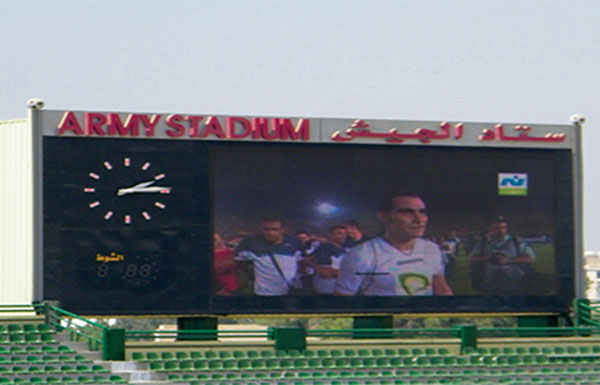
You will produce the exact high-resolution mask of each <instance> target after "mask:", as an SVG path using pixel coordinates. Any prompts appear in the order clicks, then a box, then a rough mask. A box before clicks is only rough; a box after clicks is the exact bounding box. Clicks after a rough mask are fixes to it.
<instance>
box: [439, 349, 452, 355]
mask: <svg viewBox="0 0 600 385" xmlns="http://www.w3.org/2000/svg"><path fill="white" fill-rule="evenodd" d="M437 354H438V355H439V356H447V355H449V354H450V350H448V348H438V350H437Z"/></svg>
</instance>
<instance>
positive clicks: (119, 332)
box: [0, 299, 600, 360]
mask: <svg viewBox="0 0 600 385" xmlns="http://www.w3.org/2000/svg"><path fill="white" fill-rule="evenodd" d="M573 311H574V319H575V324H576V326H574V327H513V328H477V327H476V326H475V325H455V326H454V327H450V328H431V329H401V328H398V329H394V328H354V329H303V328H300V327H271V328H268V329H266V330H218V329H217V328H206V329H201V328H199V327H196V329H199V330H186V329H183V330H181V329H180V330H131V331H125V330H124V329H120V328H110V327H108V326H105V325H103V324H101V323H98V322H94V321H92V320H89V319H86V318H84V317H82V316H79V315H77V314H74V313H71V312H69V311H67V310H64V309H61V308H59V307H58V306H55V304H53V303H40V304H33V305H0V315H2V314H8V313H12V314H19V315H20V314H21V313H28V314H29V313H30V314H32V315H36V316H40V315H44V316H45V320H46V323H47V324H49V325H51V326H52V327H53V328H54V329H55V330H57V331H67V332H69V333H70V334H71V338H72V339H73V340H74V341H83V342H86V343H88V345H89V347H90V349H91V350H101V351H102V358H103V359H105V360H123V359H124V358H125V342H126V341H143V340H148V341H159V340H160V339H171V340H173V341H209V340H217V339H218V340H223V339H244V338H262V339H267V340H271V341H274V348H275V349H283V350H286V349H297V350H303V349H306V341H307V338H320V339H328V338H332V339H333V338H335V339H364V338H372V339H413V340H415V342H418V340H419V339H426V338H427V339H433V338H439V339H449V338H457V339H459V341H460V347H461V351H465V349H467V348H476V347H477V342H478V340H481V339H485V338H519V337H571V336H585V337H588V336H600V321H599V320H600V304H592V303H590V301H589V300H582V299H578V300H576V301H575V302H574V307H573ZM215 325H216V323H215Z"/></svg>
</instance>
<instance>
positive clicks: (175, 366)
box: [162, 360, 179, 372]
mask: <svg viewBox="0 0 600 385" xmlns="http://www.w3.org/2000/svg"><path fill="white" fill-rule="evenodd" d="M178 370H179V361H177V360H171V361H164V367H163V369H162V371H164V372H176V371H178Z"/></svg>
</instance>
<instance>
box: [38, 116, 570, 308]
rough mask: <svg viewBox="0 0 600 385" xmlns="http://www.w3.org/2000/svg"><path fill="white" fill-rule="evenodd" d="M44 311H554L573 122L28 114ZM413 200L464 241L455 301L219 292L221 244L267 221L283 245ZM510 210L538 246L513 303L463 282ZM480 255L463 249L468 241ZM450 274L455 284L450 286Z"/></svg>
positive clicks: (564, 270) (563, 277) (565, 241)
mask: <svg viewBox="0 0 600 385" xmlns="http://www.w3.org/2000/svg"><path fill="white" fill-rule="evenodd" d="M32 115H33V122H34V123H33V129H34V133H35V134H36V135H37V143H38V150H39V159H38V164H37V165H36V170H37V172H36V183H37V186H38V188H39V195H38V196H39V199H40V200H41V202H40V205H41V206H40V207H42V210H41V212H40V214H39V217H38V218H37V221H36V223H37V226H38V227H37V230H38V234H39V241H40V245H39V255H38V256H37V258H38V259H37V261H36V262H37V263H38V265H39V266H40V280H39V282H38V287H37V295H38V297H39V298H40V299H52V300H59V301H60V302H61V304H62V306H63V307H65V308H66V309H69V310H71V311H74V312H76V313H80V314H131V315H142V314H256V313H265V314H275V313H282V314H283V313H308V314H313V313H314V314H318V313H366V314H368V313H382V312H385V313H410V312H419V313H422V312H436V313H440V312H452V313H456V312H465V313H468V312H494V313H498V312H510V313H514V312H564V311H566V310H567V309H568V307H569V306H570V303H571V300H572V298H573V297H574V296H575V291H576V288H577V282H576V279H575V275H576V268H575V266H576V263H578V262H577V258H578V257H576V255H577V253H579V252H580V245H579V244H578V242H579V241H578V238H577V237H578V235H577V234H576V229H577V226H578V222H579V218H578V215H579V214H578V205H579V204H580V203H578V200H577V199H578V198H577V197H578V191H577V190H578V187H577V184H576V181H577V179H578V178H579V175H578V172H579V171H578V166H577V162H578V161H577V156H580V155H579V154H578V152H577V151H578V150H577V141H578V140H579V139H578V136H577V135H578V132H577V131H578V130H577V128H578V127H577V126H576V125H525V124H486V123H468V122H431V121H396V120H371V119H364V118H363V119H315V118H289V117H248V116H216V115H192V114H161V113H151V114H142V113H116V112H85V111H52V110H33V111H32ZM398 187H402V188H411V189H418V190H419V191H421V192H422V195H421V198H422V199H423V201H424V202H425V203H426V204H427V208H428V214H429V223H428V225H427V233H426V235H425V237H427V238H428V239H431V240H436V239H441V238H442V237H443V236H445V235H446V234H448V233H449V232H457V233H459V234H460V235H461V240H462V242H461V243H462V244H463V247H464V250H463V251H462V254H460V255H459V256H458V257H457V258H458V259H459V261H458V263H457V266H456V269H455V272H454V274H455V276H454V278H452V277H448V281H449V284H450V286H451V287H452V288H453V292H454V295H452V296H418V295H414V296H412V295H406V296H362V295H356V296H350V297H339V296H333V295H317V294H314V293H311V294H308V293H304V294H301V295H283V296H259V295H254V294H252V293H244V294H242V293H232V294H231V295H223V294H222V293H221V292H220V291H219V290H218V284H217V277H216V267H215V258H214V255H215V250H214V238H215V234H218V235H219V236H222V237H223V238H224V239H226V240H233V239H236V238H239V237H241V236H243V235H247V234H250V233H252V232H253V231H255V230H256V229H257V226H258V224H259V222H260V220H261V218H264V217H265V216H268V215H271V214H272V213H277V215H278V216H280V217H281V218H282V219H284V220H285V223H286V230H287V232H288V233H289V234H290V235H293V233H294V232H295V231H299V230H307V231H309V232H311V233H315V234H318V233H321V234H323V233H325V231H326V229H327V228H328V227H329V226H331V225H335V224H339V223H341V222H342V221H343V220H348V219H355V220H358V222H360V223H361V225H362V227H363V228H364V229H366V230H367V232H369V233H370V234H371V235H376V234H377V233H378V232H380V231H381V228H380V224H379V222H378V220H377V216H376V212H377V208H378V207H379V200H380V198H381V195H382V193H384V192H386V191H391V190H393V189H396V188H398ZM493 215H502V216H503V217H505V218H506V220H507V222H508V223H509V226H510V232H511V234H515V235H518V236H519V239H522V240H526V241H528V242H529V243H530V244H531V245H532V247H533V248H534V249H535V251H536V264H535V266H536V269H537V270H538V275H537V276H536V281H537V282H531V284H530V285H524V286H523V287H522V288H521V289H520V291H519V290H517V291H513V293H515V294H511V295H506V294H502V293H494V292H493V291H492V292H489V291H488V292H486V293H481V292H478V291H477V290H475V289H474V288H473V287H472V285H470V284H465V283H464V281H465V279H467V280H468V277H469V271H468V269H469V262H468V249H467V248H468V246H469V245H468V243H469V242H470V241H472V242H474V241H473V239H475V238H477V236H479V237H481V236H482V234H485V229H486V226H487V225H488V221H489V218H490V217H492V216H493ZM471 246H472V245H471ZM453 279H454V280H453Z"/></svg>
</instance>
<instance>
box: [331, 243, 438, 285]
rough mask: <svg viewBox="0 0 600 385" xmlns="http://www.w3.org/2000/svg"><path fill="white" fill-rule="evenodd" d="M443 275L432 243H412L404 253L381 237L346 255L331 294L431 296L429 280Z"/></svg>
mask: <svg viewBox="0 0 600 385" xmlns="http://www.w3.org/2000/svg"><path fill="white" fill-rule="evenodd" d="M443 273H444V267H443V263H442V253H441V251H440V249H439V247H438V245H436V244H435V243H433V242H430V241H426V240H424V239H421V238H417V239H415V240H414V244H413V249H412V251H411V252H408V253H405V252H402V251H400V250H398V249H396V248H395V247H394V246H392V245H391V244H390V243H388V242H387V241H386V240H385V239H383V238H382V237H377V238H374V239H372V240H370V241H367V242H364V243H362V244H360V245H358V246H357V247H354V248H352V249H350V251H348V254H347V255H346V257H345V258H343V259H342V263H341V265H340V275H339V277H338V279H337V280H336V283H335V291H337V292H339V293H341V294H345V295H354V294H362V295H377V296H396V295H402V296H405V295H433V285H432V283H433V276H434V275H438V274H443Z"/></svg>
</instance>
